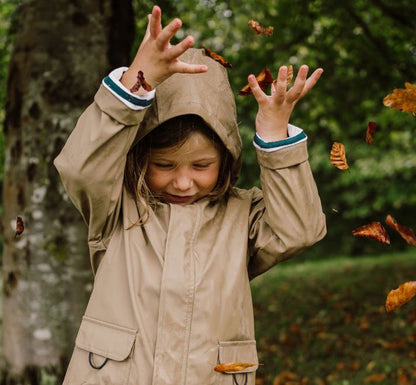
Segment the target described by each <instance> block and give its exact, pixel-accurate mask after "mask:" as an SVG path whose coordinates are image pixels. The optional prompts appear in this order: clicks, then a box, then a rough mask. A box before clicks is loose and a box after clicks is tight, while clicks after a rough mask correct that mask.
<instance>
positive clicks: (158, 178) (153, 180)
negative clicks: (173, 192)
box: [145, 169, 167, 193]
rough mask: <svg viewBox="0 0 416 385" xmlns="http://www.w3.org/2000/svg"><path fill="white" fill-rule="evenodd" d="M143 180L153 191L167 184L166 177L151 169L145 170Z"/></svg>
mask: <svg viewBox="0 0 416 385" xmlns="http://www.w3.org/2000/svg"><path fill="white" fill-rule="evenodd" d="M145 180H146V184H147V187H149V189H150V191H151V192H153V193H154V192H158V191H160V190H161V189H162V188H163V187H164V186H165V185H166V184H167V182H166V177H165V176H164V175H163V174H162V173H160V172H158V171H154V170H152V169H148V170H147V173H146V177H145Z"/></svg>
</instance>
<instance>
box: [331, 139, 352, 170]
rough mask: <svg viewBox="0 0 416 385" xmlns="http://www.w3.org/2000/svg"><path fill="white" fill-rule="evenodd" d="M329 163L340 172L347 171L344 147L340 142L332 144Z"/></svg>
mask: <svg viewBox="0 0 416 385" xmlns="http://www.w3.org/2000/svg"><path fill="white" fill-rule="evenodd" d="M330 160H331V163H332V164H333V165H334V166H335V167H336V168H339V169H340V170H348V168H349V166H348V162H347V158H346V156H345V146H344V145H343V144H342V143H340V142H334V143H333V144H332V148H331V153H330Z"/></svg>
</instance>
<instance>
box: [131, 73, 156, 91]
mask: <svg viewBox="0 0 416 385" xmlns="http://www.w3.org/2000/svg"><path fill="white" fill-rule="evenodd" d="M140 87H143V88H144V89H145V91H147V92H149V91H151V90H152V86H151V85H150V84H149V83H147V82H146V80H145V78H144V74H143V71H138V72H137V81H136V83H135V84H134V85H133V87H131V88H130V92H137V91H138V90H139V89H140Z"/></svg>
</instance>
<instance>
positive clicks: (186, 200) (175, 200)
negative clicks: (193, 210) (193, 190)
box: [164, 194, 194, 204]
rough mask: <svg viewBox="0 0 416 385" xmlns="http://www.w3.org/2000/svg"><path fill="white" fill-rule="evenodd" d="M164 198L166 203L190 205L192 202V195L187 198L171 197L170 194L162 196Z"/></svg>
mask: <svg viewBox="0 0 416 385" xmlns="http://www.w3.org/2000/svg"><path fill="white" fill-rule="evenodd" d="M164 197H165V199H166V201H167V202H168V203H179V204H181V203H182V204H184V203H190V202H192V200H193V197H194V196H193V195H187V196H179V195H171V194H164Z"/></svg>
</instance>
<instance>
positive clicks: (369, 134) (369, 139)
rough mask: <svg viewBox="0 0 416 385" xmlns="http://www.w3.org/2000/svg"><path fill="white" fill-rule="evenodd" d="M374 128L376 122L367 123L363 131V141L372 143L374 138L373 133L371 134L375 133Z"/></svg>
mask: <svg viewBox="0 0 416 385" xmlns="http://www.w3.org/2000/svg"><path fill="white" fill-rule="evenodd" d="M376 128H377V125H376V122H368V124H367V131H366V133H365V141H366V142H367V143H368V144H372V143H373V141H374V139H373V135H372V134H375V133H376Z"/></svg>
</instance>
